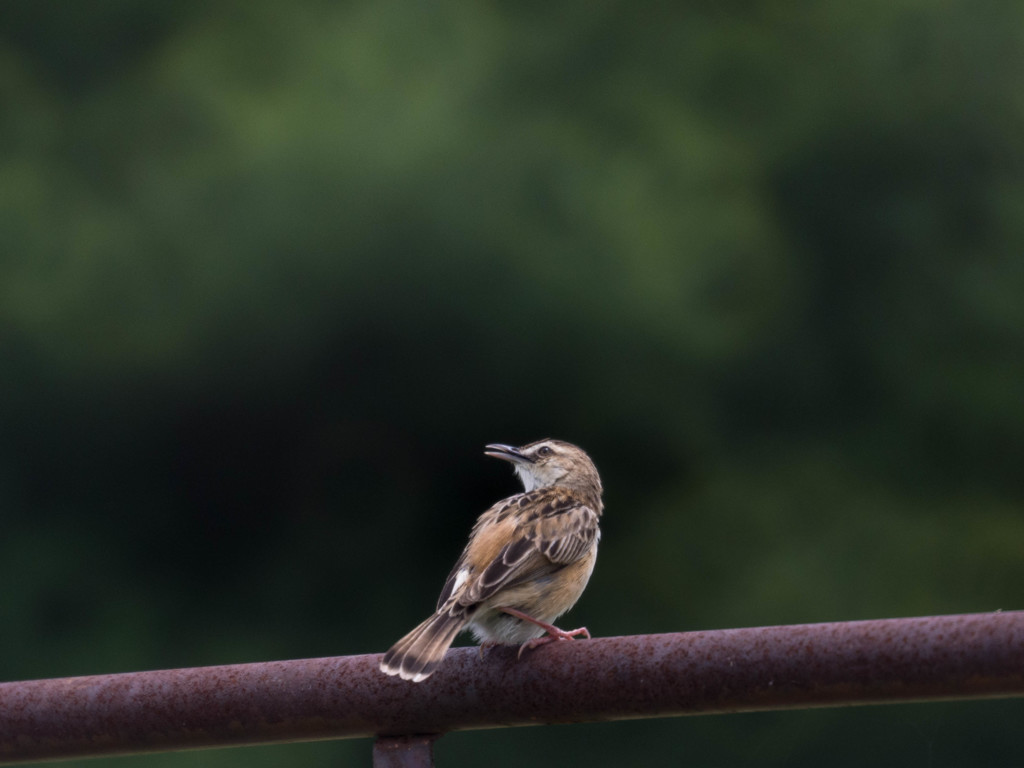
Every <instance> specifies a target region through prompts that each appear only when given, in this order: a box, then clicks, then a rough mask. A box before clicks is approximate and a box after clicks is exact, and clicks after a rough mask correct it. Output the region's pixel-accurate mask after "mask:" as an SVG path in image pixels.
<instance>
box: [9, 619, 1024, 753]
mask: <svg viewBox="0 0 1024 768" xmlns="http://www.w3.org/2000/svg"><path fill="white" fill-rule="evenodd" d="M379 661H380V656H379V655H378V654H373V655H364V656H345V657H338V658H326V659H304V660H297V661H276V662H265V663H260V664H239V665H233V666H221V667H197V668H193V669H172V670H162V671H155V672H134V673H128V674H117V675H100V676H93V677H71V678H63V679H52V680H31V681H26V682H13V683H3V684H0V764H10V763H20V762H30V761H42V760H59V759H66V758H72V757H98V756H101V755H116V754H127V753H138V752H160V751H171V750H179V749H196V748H201V747H225V746H232V745H245V744H267V743H273V742H294V741H313V740H321V739H344V738H360V737H376V739H377V741H376V744H375V748H374V765H375V766H377V767H378V768H385V767H387V768H399V767H401V768H413V767H414V766H429V765H431V745H432V743H433V740H434V739H435V738H436V737H437V736H438V735H440V734H443V733H448V732H451V731H458V730H465V729H473V728H498V727H506V726H522V725H541V724H549V723H568V722H584V721H609V720H622V719H629V718H642V717H672V716H679V715H696V714H711V713H728V712H749V711H755V710H769V709H785V708H801V707H835V706H845V705H853V704H877V703H885V702H906V701H939V700H951V699H981V698H996V697H1009V696H1024V611H1014V612H1006V613H989V614H969V615H961V616H931V617H923V618H910V619H884V620H877V621H855V622H842V623H832V624H804V625H794V626H781V627H759V628H750V629H727V630H716V631H707V632H687V633H679V634H665V635H639V636H632V637H609V638H597V639H594V640H578V641H573V642H564V643H551V644H549V645H546V646H543V647H541V648H538V649H537V650H535V651H533V652H530V653H528V654H526V655H524V657H523V659H522V660H521V661H517V660H516V650H515V649H514V648H507V647H497V648H492V649H490V650H488V651H487V652H486V653H485V654H483V656H482V657H481V654H479V653H478V651H477V649H476V648H455V649H452V650H451V651H449V653H448V655H447V657H446V658H445V661H444V664H443V665H442V666H441V668H440V670H439V671H438V672H437V673H436V674H435V675H434V676H433V677H431V678H430V679H429V680H427V681H425V682H422V683H418V684H414V683H409V682H405V681H403V680H399V679H397V678H391V677H387V676H385V675H383V674H381V673H380V672H379V671H378V669H377V664H378V663H379Z"/></svg>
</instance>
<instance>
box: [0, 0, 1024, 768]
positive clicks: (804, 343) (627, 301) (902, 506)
mask: <svg viewBox="0 0 1024 768" xmlns="http://www.w3.org/2000/svg"><path fill="white" fill-rule="evenodd" d="M2 13H3V17H4V23H3V24H2V25H0V98H2V103H3V104H4V109H3V110H2V111H0V353H2V361H3V362H2V365H0V516H2V517H0V519H2V536H0V578H2V580H3V584H4V589H3V592H2V595H3V596H2V598H0V626H2V628H3V631H2V632H0V679H5V680H12V679H25V678H33V677H53V676H65V675H76V674H88V673H103V672H115V671H131V670H138V669H147V668H160V667H174V666H197V665H203V664H217V663H236V662H246V661H258V660H267V659H277V658H292V657H308V656H320V655H339V654H347V653H361V652H372V651H382V650H384V649H385V648H386V647H387V646H388V645H389V644H390V643H391V642H392V641H393V640H395V639H396V638H397V637H398V636H400V635H401V634H402V633H403V632H404V631H406V630H407V629H408V628H409V627H411V626H412V625H413V624H415V623H416V622H418V621H419V620H420V619H421V618H422V617H423V616H424V615H425V614H426V613H427V612H428V611H429V609H430V607H431V606H432V603H433V600H434V597H435V593H436V591H437V590H438V589H439V588H440V585H441V581H442V580H443V577H444V575H445V574H446V572H447V569H448V567H449V565H450V563H451V561H452V560H453V559H454V557H455V556H456V555H457V553H458V551H459V549H460V548H461V545H462V542H463V540H464V537H465V535H466V533H467V531H468V528H469V526H470V524H471V522H472V520H473V519H474V518H475V516H476V515H477V514H478V513H479V512H480V511H482V510H483V509H484V508H485V507H486V506H487V505H489V504H490V503H491V502H493V501H495V500H496V499H498V498H499V497H501V496H503V495H507V494H509V493H511V492H512V491H513V490H514V489H515V484H514V482H513V480H512V478H511V477H509V476H508V474H507V467H504V466H499V465H497V463H496V462H490V461H489V460H487V459H485V458H483V457H482V455H481V449H482V446H483V444H484V443H486V442H491V441H503V442H513V443H515V442H526V441H529V440H533V439H537V438H540V437H543V436H555V437H560V438H564V439H568V440H573V441H575V442H578V443H580V444H581V445H583V446H584V447H585V448H587V449H588V450H589V451H590V452H591V454H592V455H593V456H594V457H595V459H596V461H597V463H598V466H599V467H600V468H601V470H602V473H603V476H604V478H605V485H606V487H607V506H608V514H607V516H606V523H605V526H604V528H605V538H604V543H603V545H602V546H603V549H602V554H601V560H600V564H599V566H598V569H597V572H596V574H595V576H594V579H593V581H592V583H591V587H590V589H589V590H588V592H587V594H586V595H585V596H584V598H583V600H582V601H581V603H580V605H579V607H578V608H577V609H576V611H575V613H574V616H575V618H574V619H573V623H576V624H587V625H588V626H589V627H590V628H591V630H592V631H594V632H595V634H598V635H602V634H604V635H608V634H624V633H643V632H656V631H673V630H687V629H697V628H717V627H729V626H740V625H759V624H773V623H790V622H810V621H823V620H845V619H860V618H877V617H885V616H903V615H915V614H917V615H921V614H939V613H952V612H971V611H989V610H994V609H998V608H1004V609H1011V608H1020V607H1021V603H1020V598H1019V595H1020V584H1021V583H1022V582H1024V557H1022V554H1024V515H1022V513H1021V505H1022V501H1024V472H1022V471H1021V467H1020V465H1021V456H1022V455H1024V397H1022V396H1021V382H1022V381H1024V300H1022V297H1024V258H1022V253H1024V151H1022V144H1021V140H1020V137H1021V135H1022V128H1024V121H1022V116H1024V100H1022V98H1021V93H1022V91H1021V82H1022V77H1024V6H1021V5H1019V4H1015V3H1006V2H998V1H996V2H980V3H979V2H967V1H966V0H950V1H949V2H944V3H934V2H919V1H917V0H898V1H897V2H888V3H880V2H866V3H854V4H848V3H837V2H825V3H820V2H817V3H811V2H799V3H795V4H794V3H788V4H773V3H763V2H761V3H748V4H737V3H708V2H701V0H689V1H688V2H680V3H676V4H646V3H641V4H627V3H614V2H604V3H580V2H569V3H556V4H538V3H525V4H522V3H521V4H518V5H512V4H504V5H502V4H493V3H491V4H482V5H474V4H465V3H454V2H445V1H442V2H437V3H412V2H404V1H402V0H385V1H384V2H378V3H365V2H364V3H359V2H350V3H327V2H322V0H321V1H318V0H303V1H301V2H298V3H293V4H291V5H288V6H285V5H282V4H280V3H271V2H267V1H266V0H251V1H250V2H247V3H240V2H216V3H198V2H181V1H180V0H179V1H178V2H167V1H166V0H151V1H150V2H148V3H138V2H128V1H127V0H105V1H104V2H91V3H82V4H75V3H63V2H54V1H53V0H33V1H32V2H23V1H19V2H7V3H4V7H3V12H2ZM1022 714H1024V713H1022V709H1021V705H1020V703H1019V702H1003V703H985V704H955V705H954V704H950V705H929V706H924V707H889V708H877V709H864V710H854V711H851V710H838V711H824V712H813V713H812V712H791V713H773V714H764V715H745V716H736V717H719V718H695V719H683V720H672V721H651V722H642V723H620V724H603V725H585V726H574V727H557V728H534V729H523V730H514V731H492V732H481V733H471V734H458V735H451V736H448V737H446V738H445V739H443V740H442V741H441V742H439V744H438V747H437V755H438V761H439V764H441V765H445V766H459V765H479V764H480V763H481V760H482V759H486V760H487V762H488V764H489V765H493V766H506V765H507V766H512V765H517V766H518V765H522V764H524V763H526V764H533V765H549V764H550V765H554V764H567V763H572V764H577V763H579V764H583V763H586V764H589V765H622V764H652V763H654V762H655V761H657V762H659V763H666V762H668V761H673V762H678V763H683V762H685V763H686V764H688V765H743V764H750V763H756V764H758V765H787V766H796V765H819V764H821V763H823V762H827V763H828V764H830V765H847V764H849V765H861V764H863V763H864V762H865V761H870V762H871V764H873V765H900V766H902V765H906V764H908V763H912V764H920V765H929V766H944V765H964V764H970V765H1006V764H1009V763H1011V762H1014V761H1019V745H1018V741H1019V739H1018V738H1017V732H1018V730H1019V724H1020V721H1021V716H1022ZM346 759H348V760H350V762H351V764H353V765H367V764H368V762H369V744H368V742H339V743H328V744H318V745H296V746H289V747H272V748H261V749H247V750H222V751H214V752H202V753H191V754H182V755H158V756H148V757H138V758H121V759H116V760H110V761H99V762H96V761H90V762H88V763H84V764H87V765H91V766H99V765H106V764H108V763H109V765H111V766H112V767H113V766H122V767H124V768H127V767H128V766H135V765H138V766H140V768H147V767H148V768H154V767H155V766H165V765H166V766H182V765H196V764H199V765H204V766H241V765H245V766H251V765H278V764H281V763H284V762H287V763H289V764H295V765H300V764H301V765H308V766H317V765H324V766H326V765H339V764H344V762H339V761H345V760H346Z"/></svg>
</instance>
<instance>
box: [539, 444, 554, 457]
mask: <svg viewBox="0 0 1024 768" xmlns="http://www.w3.org/2000/svg"><path fill="white" fill-rule="evenodd" d="M552 453H554V451H552V450H551V448H550V447H549V446H547V445H542V446H541V447H540V448H538V449H537V455H538V456H550V455H551V454H552Z"/></svg>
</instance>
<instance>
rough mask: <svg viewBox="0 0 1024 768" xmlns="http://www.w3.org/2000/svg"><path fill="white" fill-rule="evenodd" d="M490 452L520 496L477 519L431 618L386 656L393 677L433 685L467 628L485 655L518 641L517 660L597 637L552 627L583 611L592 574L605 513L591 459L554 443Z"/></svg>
mask: <svg viewBox="0 0 1024 768" xmlns="http://www.w3.org/2000/svg"><path fill="white" fill-rule="evenodd" d="M484 453H485V454H486V455H487V456H492V457H494V458H497V459H503V460H505V461H509V462H511V463H512V466H513V468H514V470H515V473H516V474H517V475H518V476H519V479H520V481H521V482H522V484H523V492H522V493H517V494H515V495H514V496H509V497H508V498H507V499H503V500H501V501H499V502H498V503H496V504H494V505H493V506H492V507H491V508H490V509H488V510H487V511H486V512H484V513H483V514H482V515H480V517H479V519H478V520H477V521H476V524H475V525H474V526H473V529H472V532H471V533H470V536H469V542H468V543H467V544H466V548H465V549H464V550H463V551H462V555H461V556H460V557H459V559H458V561H456V563H455V566H454V567H453V568H452V570H451V573H450V574H449V575H448V579H447V581H445V584H444V588H443V589H442V590H441V595H440V597H439V598H438V600H437V609H436V611H435V612H434V614H433V615H432V616H430V618H428V619H426V620H425V621H424V622H423V623H421V624H419V625H418V626H417V627H416V628H415V629H413V630H412V631H411V632H409V634H407V635H406V636H405V637H403V638H402V639H401V640H399V641H398V642H397V643H395V644H394V645H393V646H392V647H391V649H390V650H389V651H388V652H387V653H385V654H384V657H383V659H382V660H381V662H380V670H381V671H382V672H384V673H385V674H387V675H397V676H398V677H400V678H402V679H403V680H410V681H412V682H414V683H418V682H422V681H423V680H426V679H427V678H428V677H430V675H432V674H433V673H434V672H435V671H436V670H437V668H438V666H439V665H440V664H441V661H442V659H443V658H444V655H445V652H447V650H448V648H449V647H450V646H451V644H452V641H453V640H454V639H455V636H456V635H458V634H459V632H461V631H462V630H463V629H469V630H470V631H471V632H472V633H473V635H474V636H475V637H476V639H477V641H478V642H479V643H481V646H480V653H481V655H482V654H483V650H484V649H485V648H487V647H490V646H494V645H502V644H504V645H514V644H519V645H520V648H519V658H521V657H522V654H523V651H525V650H528V649H531V648H536V647H537V646H539V645H543V644H544V643H547V642H551V641H556V640H569V639H573V638H576V637H580V636H582V637H586V638H588V639H589V638H590V632H589V631H588V630H587V628H586V627H580V628H578V629H572V630H562V629H559V628H558V627H556V626H555V625H554V623H553V622H554V621H555V620H556V619H557V618H558V617H559V616H561V615H562V614H563V613H565V612H566V611H568V610H569V609H570V608H572V607H573V605H575V604H576V601H577V600H578V599H579V597H580V595H582V594H583V590H584V589H585V588H586V586H587V582H588V581H589V580H590V575H591V573H593V570H594V562H595V560H596V558H597V545H598V541H599V540H600V538H601V531H600V528H599V527H598V523H599V521H600V518H601V514H602V512H603V511H604V504H603V502H602V500H601V495H602V493H603V490H604V489H603V488H602V486H601V478H600V476H599V475H598V473H597V468H596V467H595V466H594V462H593V461H591V459H590V457H589V456H588V455H587V454H586V453H585V452H584V451H583V449H581V448H579V447H577V446H575V445H573V444H572V443H567V442H564V441H561V440H552V439H544V440H538V441H536V442H533V443H529V444H528V445H524V446H522V447H518V448H516V447H513V446H511V445H504V444H502V443H491V444H490V445H487V446H486V447H485V450H484Z"/></svg>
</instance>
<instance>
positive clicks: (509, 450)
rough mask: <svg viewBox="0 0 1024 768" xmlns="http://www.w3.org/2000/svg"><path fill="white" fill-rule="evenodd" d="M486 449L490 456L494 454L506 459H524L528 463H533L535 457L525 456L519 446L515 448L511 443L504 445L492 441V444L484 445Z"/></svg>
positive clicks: (512, 460) (497, 457) (514, 460)
mask: <svg viewBox="0 0 1024 768" xmlns="http://www.w3.org/2000/svg"><path fill="white" fill-rule="evenodd" d="M484 448H485V449H486V450H485V451H484V453H485V454H487V455H488V456H493V457H494V458H496V459H504V460H505V461H511V462H520V461H524V462H526V463H528V464H533V459H531V458H530V457H528V456H524V455H523V453H522V452H521V451H520V450H519V449H518V448H513V447H512V446H511V445H502V444H501V443H491V444H490V445H486V446H484Z"/></svg>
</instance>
